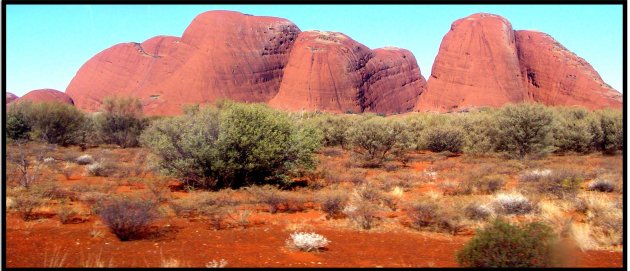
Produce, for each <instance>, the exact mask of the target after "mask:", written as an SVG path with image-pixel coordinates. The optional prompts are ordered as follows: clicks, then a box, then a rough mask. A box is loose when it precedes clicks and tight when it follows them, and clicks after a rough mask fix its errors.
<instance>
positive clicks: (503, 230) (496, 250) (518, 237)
mask: <svg viewBox="0 0 630 271" xmlns="http://www.w3.org/2000/svg"><path fill="white" fill-rule="evenodd" d="M556 239H557V237H556V236H555V235H554V233H553V230H552V229H551V228H550V227H549V226H547V225H545V224H542V223H539V222H533V223H529V224H525V225H522V226H514V225H510V224H509V223H507V222H504V221H501V220H498V219H497V220H495V221H494V222H493V223H492V224H491V225H489V226H488V227H486V228H485V229H483V230H481V231H478V232H477V234H476V235H475V237H474V238H473V239H472V240H470V242H468V243H467V244H466V245H465V246H464V248H463V249H462V250H460V251H459V252H457V255H456V259H457V262H458V263H459V264H460V265H461V266H464V267H550V266H556V265H557V264H558V258H557V257H556V253H555V252H556V247H555V246H556Z"/></svg>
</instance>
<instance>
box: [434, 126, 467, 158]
mask: <svg viewBox="0 0 630 271" xmlns="http://www.w3.org/2000/svg"><path fill="white" fill-rule="evenodd" d="M463 144H464V134H463V132H462V131H461V130H460V129H458V128H456V127H453V126H450V125H449V126H435V127H433V128H430V129H428V130H427V131H426V134H425V146H426V148H427V149H429V150H430V151H432V152H443V151H450V152H453V153H458V152H461V150H462V146H463Z"/></svg>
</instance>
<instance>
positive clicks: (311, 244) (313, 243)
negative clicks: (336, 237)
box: [286, 232, 330, 252]
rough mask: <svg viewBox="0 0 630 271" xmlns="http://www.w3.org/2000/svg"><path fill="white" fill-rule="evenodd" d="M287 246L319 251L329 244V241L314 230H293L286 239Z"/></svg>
mask: <svg viewBox="0 0 630 271" xmlns="http://www.w3.org/2000/svg"><path fill="white" fill-rule="evenodd" d="M286 242H287V246H289V247H292V248H297V249H299V250H302V251H307V252H308V251H313V250H314V251H319V249H322V248H325V247H326V246H328V244H330V241H329V240H328V239H326V237H324V236H322V235H321V234H317V233H314V232H294V233H292V234H291V236H290V237H289V239H287V241H286Z"/></svg>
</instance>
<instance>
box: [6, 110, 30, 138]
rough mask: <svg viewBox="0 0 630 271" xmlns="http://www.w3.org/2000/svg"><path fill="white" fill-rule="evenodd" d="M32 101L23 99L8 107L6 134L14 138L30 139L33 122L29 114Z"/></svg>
mask: <svg viewBox="0 0 630 271" xmlns="http://www.w3.org/2000/svg"><path fill="white" fill-rule="evenodd" d="M30 111H31V103H30V102H29V101H23V102H19V103H13V104H11V105H10V106H9V107H8V108H7V124H6V129H7V130H6V136H7V137H8V138H10V139H13V140H21V139H29V133H30V132H31V129H32V128H31V124H30V122H29V114H30Z"/></svg>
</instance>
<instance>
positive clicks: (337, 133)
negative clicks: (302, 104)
mask: <svg viewBox="0 0 630 271" xmlns="http://www.w3.org/2000/svg"><path fill="white" fill-rule="evenodd" d="M353 121H354V118H352V117H349V116H343V115H337V114H322V115H319V116H316V117H313V118H312V119H311V120H310V123H312V125H314V127H316V128H317V129H318V130H320V131H321V133H322V145H324V146H329V147H332V146H341V147H342V148H344V149H347V148H348V145H349V142H348V134H347V130H348V127H351V126H352V124H353Z"/></svg>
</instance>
